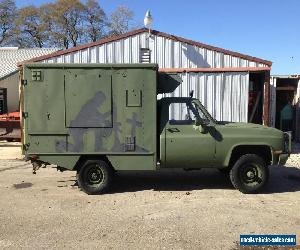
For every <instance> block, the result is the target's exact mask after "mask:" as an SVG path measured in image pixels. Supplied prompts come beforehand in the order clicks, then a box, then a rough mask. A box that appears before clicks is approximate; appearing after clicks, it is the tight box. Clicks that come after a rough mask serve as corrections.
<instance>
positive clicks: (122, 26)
mask: <svg viewBox="0 0 300 250" xmlns="http://www.w3.org/2000/svg"><path fill="white" fill-rule="evenodd" d="M133 16H134V13H133V11H132V10H130V9H129V8H128V7H126V6H119V7H117V9H116V10H115V11H114V12H113V13H112V14H111V17H110V23H109V30H110V32H109V33H110V34H112V35H119V34H123V33H125V32H128V31H129V30H131V29H132V28H133V24H132V22H133Z"/></svg>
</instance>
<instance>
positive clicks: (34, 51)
mask: <svg viewBox="0 0 300 250" xmlns="http://www.w3.org/2000/svg"><path fill="white" fill-rule="evenodd" d="M58 50H59V49H57V48H30V49H19V48H18V47H0V80H1V79H3V78H5V77H7V76H9V75H11V74H12V73H14V72H16V71H17V70H18V66H17V65H18V63H19V62H22V61H25V60H29V59H31V58H35V57H38V56H43V55H47V54H50V53H53V52H56V51H58Z"/></svg>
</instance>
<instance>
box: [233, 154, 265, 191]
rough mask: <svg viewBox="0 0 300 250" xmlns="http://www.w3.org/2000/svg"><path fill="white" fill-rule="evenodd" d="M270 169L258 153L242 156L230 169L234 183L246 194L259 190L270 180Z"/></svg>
mask: <svg viewBox="0 0 300 250" xmlns="http://www.w3.org/2000/svg"><path fill="white" fill-rule="evenodd" d="M268 179H269V169H268V166H267V165H266V163H265V161H264V160H263V159H262V158H261V157H260V156H258V155H255V154H246V155H243V156H241V157H240V158H239V159H238V160H237V161H236V163H235V164H234V166H233V167H232V169H231V170H230V180H231V183H232V185H233V186H234V187H235V188H236V189H238V190H239V191H241V192H242V193H244V194H251V193H257V192H259V191H260V190H261V189H262V188H263V187H264V186H265V185H266V183H267V182H268Z"/></svg>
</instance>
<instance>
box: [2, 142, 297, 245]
mask: <svg viewBox="0 0 300 250" xmlns="http://www.w3.org/2000/svg"><path fill="white" fill-rule="evenodd" d="M294 148H295V153H296V152H298V149H299V148H300V147H299V145H296V147H294ZM0 159H1V160H0V221H1V224H0V249H20V248H22V249H42V248H48V249H63V248H70V249H81V248H85V249H95V248H99V249H238V241H239V235H240V234H297V236H298V243H299V242H300V238H299V236H300V212H299V208H300V166H299V154H293V155H292V157H291V159H290V160H289V162H288V167H282V166H272V167H271V177H270V182H269V184H268V186H267V188H266V190H265V191H264V193H262V194H257V195H244V194H241V193H240V192H238V191H236V190H234V189H233V188H232V186H231V184H230V182H229V180H228V179H227V178H224V175H222V174H221V173H219V172H218V171H216V170H209V169H208V170H201V171H192V172H182V171H174V172H164V171H163V172H155V173H149V172H131V173H128V172H124V173H122V174H118V175H117V176H116V180H115V183H114V185H113V187H112V189H111V191H110V193H108V194H104V195H100V196H88V195H86V194H84V193H83V192H81V191H79V190H78V187H77V186H76V185H74V184H75V175H74V173H73V172H64V173H59V172H57V171H56V170H55V169H54V168H51V167H48V168H45V169H41V170H39V171H38V172H37V174H36V175H32V173H31V165H30V164H28V163H26V162H24V161H22V160H21V155H20V147H19V146H18V144H16V143H13V144H11V143H10V144H7V143H1V142H0Z"/></svg>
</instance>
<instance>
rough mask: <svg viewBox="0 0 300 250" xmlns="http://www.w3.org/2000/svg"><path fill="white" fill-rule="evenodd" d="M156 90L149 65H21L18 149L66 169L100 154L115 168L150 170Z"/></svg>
mask: <svg viewBox="0 0 300 250" xmlns="http://www.w3.org/2000/svg"><path fill="white" fill-rule="evenodd" d="M156 92H157V65H155V64H113V65H110V64H26V65H24V67H23V72H22V100H23V102H22V104H21V109H22V114H23V115H22V116H23V117H22V123H23V145H24V146H23V147H24V151H25V153H26V154H28V155H35V154H36V155H39V157H40V160H42V161H43V162H51V163H52V164H57V165H58V166H61V167H63V168H66V169H73V167H74V164H75V163H76V162H77V161H78V159H79V157H80V156H82V155H105V156H106V157H107V158H108V159H109V161H110V162H111V163H112V164H113V165H114V167H115V168H116V169H132V168H133V163H134V165H135V167H136V168H137V169H149V170H150V169H152V170H153V169H155V168H156V160H157V159H156V140H157V139H156V133H157V128H156V126H157V116H156ZM128 155H130V156H131V157H128Z"/></svg>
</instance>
